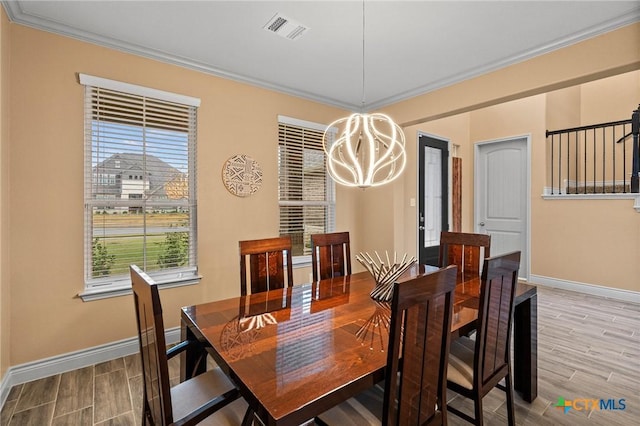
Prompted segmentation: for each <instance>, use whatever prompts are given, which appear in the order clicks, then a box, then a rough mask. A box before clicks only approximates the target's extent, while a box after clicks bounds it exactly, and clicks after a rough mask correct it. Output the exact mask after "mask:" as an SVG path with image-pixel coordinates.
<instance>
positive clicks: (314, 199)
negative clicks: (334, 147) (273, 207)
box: [278, 119, 335, 256]
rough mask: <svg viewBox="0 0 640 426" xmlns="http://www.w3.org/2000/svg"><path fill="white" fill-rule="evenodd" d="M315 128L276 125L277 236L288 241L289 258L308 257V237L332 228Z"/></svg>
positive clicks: (330, 187) (329, 185)
mask: <svg viewBox="0 0 640 426" xmlns="http://www.w3.org/2000/svg"><path fill="white" fill-rule="evenodd" d="M323 133H324V132H323V130H320V128H319V125H314V126H313V127H311V126H305V125H301V124H298V122H293V123H292V122H290V121H286V120H282V119H280V121H279V125H278V141H279V144H278V171H279V173H278V179H279V180H278V201H279V205H280V235H281V236H285V235H289V236H291V239H292V245H293V247H292V254H293V255H294V256H304V255H310V254H311V234H318V233H326V232H331V231H333V229H334V227H335V217H334V216H335V198H334V184H333V181H332V180H331V179H330V178H329V176H328V174H327V172H326V162H325V153H324V150H323V147H322V137H323Z"/></svg>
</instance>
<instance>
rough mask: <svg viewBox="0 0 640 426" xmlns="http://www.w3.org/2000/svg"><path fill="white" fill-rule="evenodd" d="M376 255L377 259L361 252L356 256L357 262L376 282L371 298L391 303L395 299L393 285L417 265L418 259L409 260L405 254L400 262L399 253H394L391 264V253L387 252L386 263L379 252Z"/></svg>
mask: <svg viewBox="0 0 640 426" xmlns="http://www.w3.org/2000/svg"><path fill="white" fill-rule="evenodd" d="M374 254H375V256H376V258H375V259H374V258H373V257H372V256H371V255H370V254H369V253H366V252H365V253H362V252H360V253H359V254H357V255H356V260H357V261H358V262H360V264H362V266H364V267H365V268H366V269H367V271H369V273H370V274H371V275H372V276H373V278H374V279H375V280H376V286H375V288H374V289H373V290H371V293H370V295H371V297H372V298H373V299H374V300H377V301H379V302H389V301H391V298H392V297H393V284H394V283H395V282H396V280H397V279H398V278H400V276H401V275H402V274H403V273H404V272H405V271H406V270H407V269H409V268H410V267H411V266H412V265H413V264H414V263H416V258H415V257H413V256H412V257H411V259H408V260H407V254H406V253H405V255H404V256H403V257H402V260H401V261H400V262H398V256H397V253H394V254H393V262H391V259H390V258H389V253H388V252H385V260H386V263H385V262H384V261H383V260H382V259H381V258H380V255H379V254H378V252H377V251H376V252H374Z"/></svg>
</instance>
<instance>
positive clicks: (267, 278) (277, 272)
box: [240, 237, 293, 296]
mask: <svg viewBox="0 0 640 426" xmlns="http://www.w3.org/2000/svg"><path fill="white" fill-rule="evenodd" d="M247 257H248V258H249V262H248V265H249V269H250V279H251V281H250V282H251V293H258V292H261V291H267V290H273V289H276V288H284V287H285V284H286V286H287V287H291V286H293V261H292V255H291V237H277V238H265V239H261V240H247V241H240V295H241V296H246V295H247ZM285 257H286V265H285ZM285 266H286V275H285ZM285 280H286V282H285Z"/></svg>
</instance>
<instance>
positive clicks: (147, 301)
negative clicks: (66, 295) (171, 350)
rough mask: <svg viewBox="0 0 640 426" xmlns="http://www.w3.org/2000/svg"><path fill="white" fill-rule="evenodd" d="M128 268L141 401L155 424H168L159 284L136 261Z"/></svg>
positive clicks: (168, 394)
mask: <svg viewBox="0 0 640 426" xmlns="http://www.w3.org/2000/svg"><path fill="white" fill-rule="evenodd" d="M130 271H131V287H132V289H133V300H134V302H135V306H136V319H137V323H138V338H139V340H140V359H141V361H142V380H143V384H144V389H143V394H144V402H143V403H144V404H145V406H146V407H148V410H149V413H150V414H151V416H152V417H153V421H154V424H156V425H164V424H170V423H172V422H173V412H172V409H171V390H170V389H171V387H170V384H169V367H168V364H167V347H166V343H165V339H164V323H163V321H162V306H161V305H160V296H159V294H158V288H157V286H156V284H155V283H154V281H153V279H152V278H151V277H149V276H148V275H147V274H146V273H144V272H143V271H142V270H140V268H138V267H137V266H136V265H131V266H130Z"/></svg>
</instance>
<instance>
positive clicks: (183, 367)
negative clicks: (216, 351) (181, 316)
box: [180, 321, 207, 382]
mask: <svg viewBox="0 0 640 426" xmlns="http://www.w3.org/2000/svg"><path fill="white" fill-rule="evenodd" d="M180 338H181V340H182V341H183V342H184V341H186V340H189V341H192V342H198V339H197V338H196V336H195V335H194V334H193V332H192V331H191V330H190V329H189V327H187V325H186V324H185V323H184V321H182V322H181V325H180ZM180 357H181V360H180V382H184V381H185V380H188V379H190V378H192V377H194V376H197V375H198V374H201V373H204V372H205V371H207V354H206V350H205V349H204V347H203V346H202V345H200V344H195V345H189V346H187V349H185V351H184V352H183V353H182V354H180Z"/></svg>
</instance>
